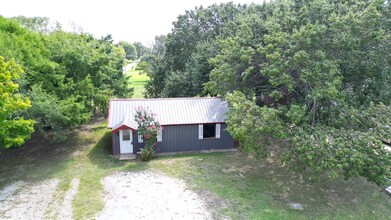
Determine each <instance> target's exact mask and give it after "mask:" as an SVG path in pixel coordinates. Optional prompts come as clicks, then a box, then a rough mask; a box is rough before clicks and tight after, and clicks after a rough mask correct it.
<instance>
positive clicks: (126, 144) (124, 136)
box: [119, 129, 133, 154]
mask: <svg viewBox="0 0 391 220" xmlns="http://www.w3.org/2000/svg"><path fill="white" fill-rule="evenodd" d="M119 140H120V141H119V143H120V144H119V146H120V152H119V153H120V154H132V153H133V132H132V130H129V129H126V130H119Z"/></svg>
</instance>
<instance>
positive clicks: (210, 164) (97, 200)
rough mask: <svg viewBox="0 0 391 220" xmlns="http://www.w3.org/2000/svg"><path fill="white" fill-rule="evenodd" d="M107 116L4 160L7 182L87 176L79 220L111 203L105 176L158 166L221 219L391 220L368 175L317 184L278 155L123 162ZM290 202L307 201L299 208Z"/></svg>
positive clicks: (387, 203) (386, 200) (63, 181)
mask: <svg viewBox="0 0 391 220" xmlns="http://www.w3.org/2000/svg"><path fill="white" fill-rule="evenodd" d="M110 135H111V133H110V131H109V130H108V129H107V128H106V127H105V123H104V119H103V118H99V120H97V121H95V122H93V123H92V124H90V125H87V126H84V127H82V128H81V129H79V130H78V131H76V132H75V133H74V134H73V135H72V137H71V138H70V139H69V140H68V141H66V142H64V143H60V144H46V145H44V146H43V145H39V143H38V144H37V143H30V144H27V145H26V146H25V147H24V148H23V149H18V150H16V151H15V152H13V154H12V156H9V155H8V156H7V157H5V158H4V159H3V160H1V161H0V176H1V178H2V182H1V183H0V184H1V185H0V186H5V185H6V184H8V183H10V182H14V181H17V180H23V181H28V182H35V181H41V180H45V179H50V178H58V179H59V180H60V185H59V187H58V190H59V191H60V192H64V191H66V189H67V188H68V187H69V183H70V181H71V180H72V179H73V178H79V179H80V185H79V189H78V192H77V194H76V196H75V198H74V200H73V202H72V206H73V217H74V218H75V219H90V218H94V216H95V215H96V214H97V213H98V212H99V211H100V210H101V209H102V208H103V206H104V202H103V201H102V197H101V196H102V190H103V186H102V184H101V179H102V178H103V177H104V176H106V175H110V174H111V173H113V172H117V171H129V172H132V171H137V170H145V169H151V170H157V171H159V172H163V173H165V174H167V175H169V176H173V177H175V178H179V179H183V180H185V181H186V183H187V184H188V186H189V187H190V188H191V189H193V190H194V191H196V192H197V193H199V195H200V196H201V197H204V199H205V200H206V201H207V204H208V206H209V207H210V208H211V209H215V210H217V216H216V217H219V216H220V218H221V216H228V217H229V218H232V219H389V216H391V199H390V197H389V196H387V195H386V194H385V193H384V192H380V191H381V188H379V187H377V186H375V185H373V184H370V183H368V182H367V181H365V180H364V179H362V178H355V179H351V180H349V181H345V180H343V179H336V180H333V181H331V180H323V181H318V182H310V181H308V180H306V178H304V177H303V176H302V175H301V174H298V173H294V172H292V171H290V170H288V169H287V168H286V167H284V166H282V165H281V164H280V163H279V162H278V161H273V160H272V158H269V159H262V160H256V159H254V158H251V157H249V156H247V155H245V154H242V153H213V154H189V155H177V156H161V157H159V158H157V159H154V160H152V161H151V162H149V163H145V162H138V161H130V162H129V161H118V160H117V159H115V158H113V157H112V156H111V155H110V153H111V136H110ZM288 203H301V204H302V205H303V207H304V210H302V211H297V210H292V209H290V208H289V207H288V205H287V204H288Z"/></svg>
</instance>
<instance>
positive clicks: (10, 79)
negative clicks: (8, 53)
mask: <svg viewBox="0 0 391 220" xmlns="http://www.w3.org/2000/svg"><path fill="white" fill-rule="evenodd" d="M20 73H22V69H21V68H20V66H18V65H17V64H16V63H15V62H14V61H13V60H11V61H8V62H5V61H4V58H3V57H2V56H0V94H1V96H0V148H9V147H12V146H19V145H21V144H23V143H24V140H26V139H27V138H29V137H30V134H31V133H32V132H33V131H34V130H33V125H34V121H32V120H25V119H24V118H22V117H20V113H21V112H23V111H25V110H27V109H28V108H29V107H30V101H29V100H28V99H27V98H24V97H22V96H21V95H20V94H18V93H17V91H18V85H17V84H15V80H16V79H18V78H19V74H20Z"/></svg>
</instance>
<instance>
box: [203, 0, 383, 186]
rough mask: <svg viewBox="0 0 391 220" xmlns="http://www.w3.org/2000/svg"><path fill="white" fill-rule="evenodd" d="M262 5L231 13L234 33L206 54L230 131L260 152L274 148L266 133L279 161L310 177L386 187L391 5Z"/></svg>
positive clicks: (298, 1) (213, 88) (212, 86)
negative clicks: (226, 106) (280, 143)
mask: <svg viewBox="0 0 391 220" xmlns="http://www.w3.org/2000/svg"><path fill="white" fill-rule="evenodd" d="M267 4H269V5H268V6H265V7H264V8H262V10H260V11H254V12H253V13H249V14H243V15H242V16H238V17H237V18H236V21H235V22H237V24H238V26H237V27H238V28H237V29H236V30H235V35H234V36H231V37H227V38H225V39H221V40H219V45H220V48H221V49H220V52H219V53H218V55H217V56H215V57H214V58H213V59H211V63H212V64H213V66H214V69H213V70H212V72H211V74H210V82H208V83H207V84H206V86H207V88H208V89H209V91H211V92H212V94H215V95H217V94H220V95H222V96H226V97H227V100H228V102H229V103H230V106H231V108H230V111H229V115H228V121H227V124H228V130H229V131H230V133H231V134H232V135H233V136H234V137H235V138H236V139H238V140H239V141H240V145H241V146H242V148H243V149H244V150H247V151H248V152H256V153H257V154H258V155H262V156H266V155H268V154H269V153H270V151H271V150H273V149H271V148H269V147H267V146H268V145H267V142H268V141H267V140H268V139H264V138H263V137H264V136H267V137H273V138H277V139H281V140H284V141H285V142H286V146H285V147H283V148H282V154H281V156H282V157H281V159H282V160H283V161H284V163H286V164H287V165H289V166H290V167H291V168H293V169H296V170H300V171H306V173H308V174H312V175H311V176H312V177H319V176H322V175H324V174H326V175H327V176H329V177H336V176H340V175H341V176H343V177H345V178H350V177H354V176H363V177H365V178H367V179H368V180H369V181H371V182H374V183H376V184H379V185H382V184H385V183H386V181H387V178H388V179H390V178H391V171H390V167H391V154H390V153H389V152H387V151H386V150H385V149H384V146H383V144H382V142H381V140H382V139H383V138H386V137H389V136H391V127H390V124H391V106H390V100H391V97H390V93H389V89H388V87H389V86H387V85H390V81H389V80H390V75H391V72H390V70H391V68H390V67H391V63H390V60H391V57H390V54H391V53H390V51H391V48H390V45H391V36H390V35H389V30H390V26H389V23H388V22H389V20H388V19H387V15H389V7H388V6H387V4H385V3H384V1H364V0H362V1H342V0H335V1H321V0H319V1H318V0H317V1H307V0H296V1H276V2H272V3H267ZM384 83H386V84H387V85H386V84H384ZM227 94H228V95H227ZM243 106H247V107H248V108H244V107H243ZM274 128H278V129H274ZM248 134H251V135H250V136H249V135H248Z"/></svg>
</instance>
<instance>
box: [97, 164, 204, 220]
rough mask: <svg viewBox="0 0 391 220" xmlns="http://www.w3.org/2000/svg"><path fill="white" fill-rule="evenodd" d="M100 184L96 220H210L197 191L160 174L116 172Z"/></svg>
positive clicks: (179, 181)
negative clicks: (101, 203)
mask: <svg viewBox="0 0 391 220" xmlns="http://www.w3.org/2000/svg"><path fill="white" fill-rule="evenodd" d="M102 184H103V185H104V192H103V200H104V201H105V207H104V209H103V210H102V212H101V213H99V214H98V216H97V219H123V218H126V219H211V214H210V212H209V211H208V210H207V209H206V206H205V202H204V201H203V200H202V199H201V198H200V197H199V196H198V195H197V194H195V193H194V192H192V191H191V190H188V189H187V188H186V184H185V183H184V182H183V181H181V180H178V179H173V178H170V177H167V176H165V175H163V174H159V173H156V172H152V171H141V172H119V173H115V174H113V175H110V176H107V177H105V178H104V179H103V180H102Z"/></svg>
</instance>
